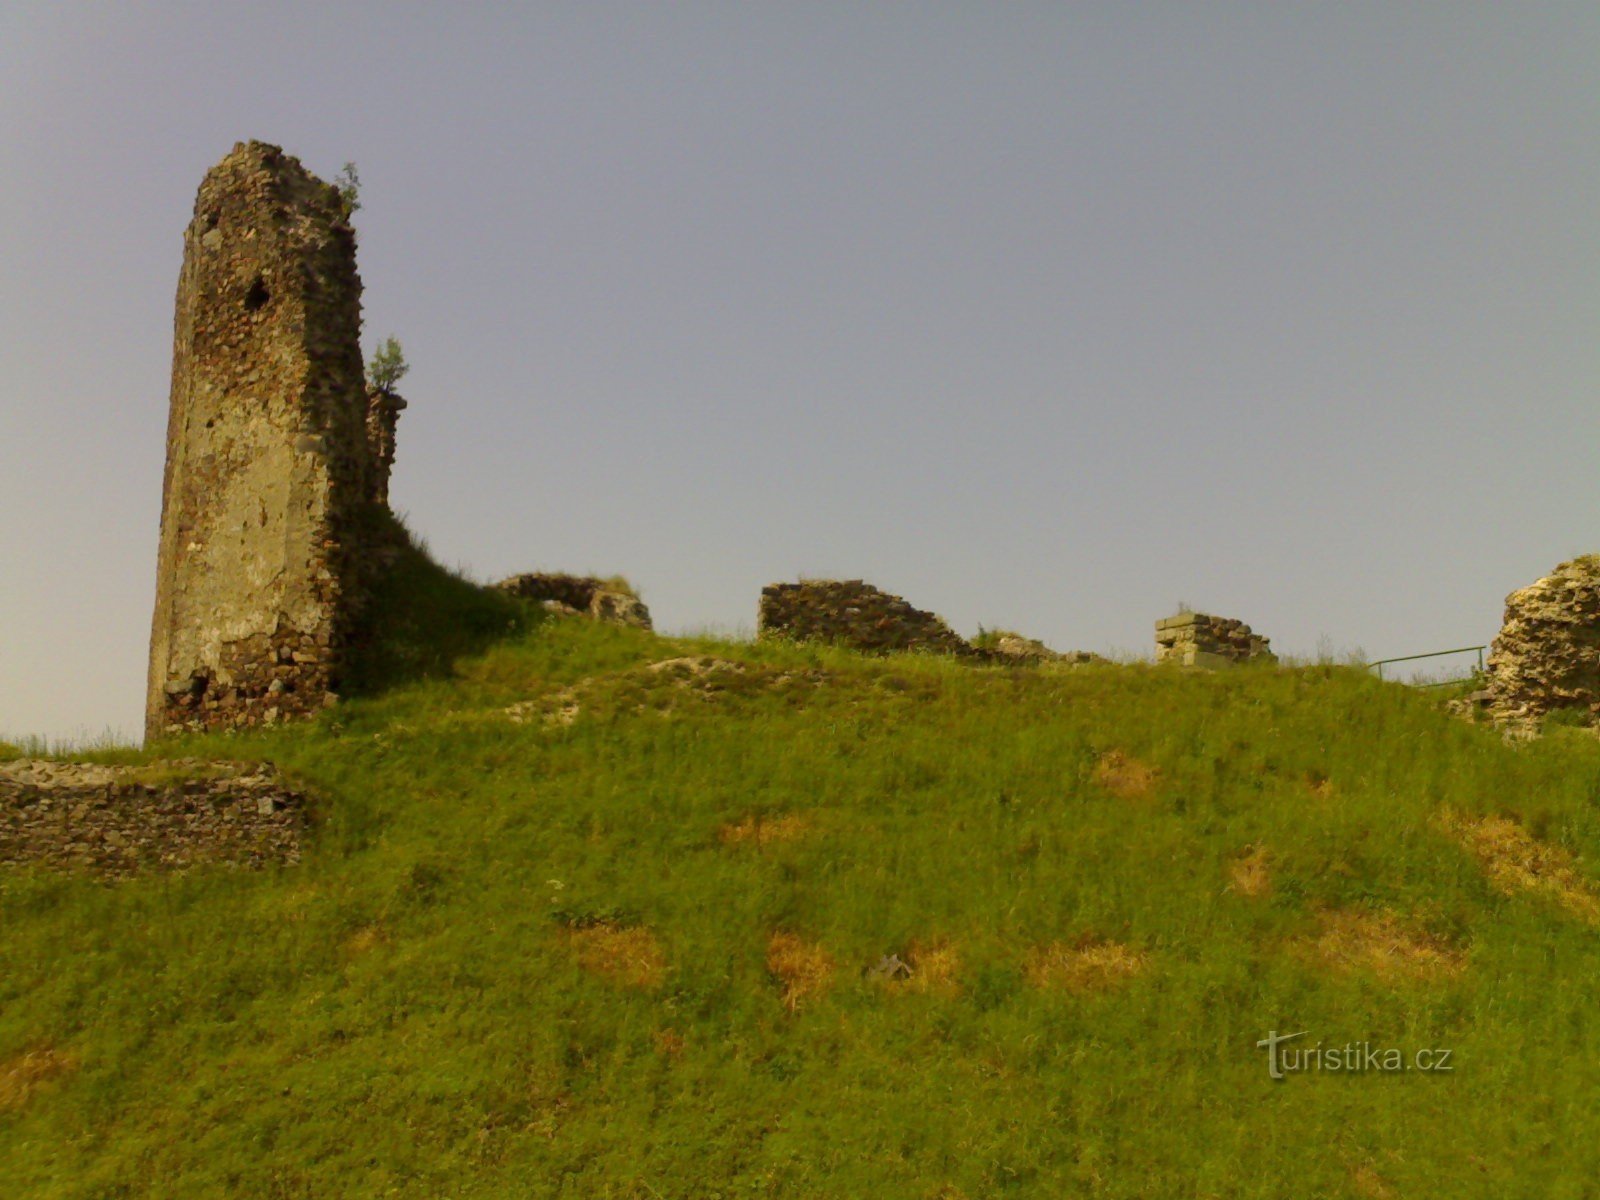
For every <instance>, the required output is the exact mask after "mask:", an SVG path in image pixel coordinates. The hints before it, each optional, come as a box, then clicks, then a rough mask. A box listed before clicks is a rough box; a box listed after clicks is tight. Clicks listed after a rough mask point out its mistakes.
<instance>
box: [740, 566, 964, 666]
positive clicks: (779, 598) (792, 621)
mask: <svg viewBox="0 0 1600 1200" xmlns="http://www.w3.org/2000/svg"><path fill="white" fill-rule="evenodd" d="M756 631H757V634H758V636H774V635H776V636H781V637H790V638H794V639H796V640H799V641H823V642H834V643H837V644H839V645H842V646H848V647H850V648H851V649H853V650H865V651H868V652H871V653H882V652H885V651H891V650H932V651H936V652H938V653H942V654H956V655H960V656H961V657H963V658H976V657H980V655H979V654H978V652H977V651H976V650H974V649H973V648H972V646H971V645H970V644H969V643H968V642H967V641H966V640H965V639H964V638H962V637H960V636H958V635H957V634H956V633H954V632H953V631H952V630H951V629H950V627H949V626H948V625H946V624H945V623H944V621H943V620H941V619H940V618H939V617H936V616H934V614H933V613H930V612H923V611H922V610H921V609H918V608H913V607H912V606H911V605H910V604H908V603H906V601H905V600H903V599H901V598H900V597H899V596H892V595H890V594H889V593H888V592H880V591H879V590H878V589H877V588H875V587H873V586H872V585H871V584H868V583H864V582H862V581H861V580H859V579H843V580H841V579H808V580H802V581H801V582H799V583H774V584H770V585H768V586H767V587H764V588H762V589H761V607H760V609H759V611H758V613H757V616H756Z"/></svg>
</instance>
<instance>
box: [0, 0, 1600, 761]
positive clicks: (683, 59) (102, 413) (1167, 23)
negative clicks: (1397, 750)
mask: <svg viewBox="0 0 1600 1200" xmlns="http://www.w3.org/2000/svg"><path fill="white" fill-rule="evenodd" d="M247 138H259V139H262V140H265V141H270V142H275V143H278V144H280V145H282V146H284V147H285V148H286V149H287V150H288V151H289V152H290V153H291V154H294V155H296V156H298V157H299V158H300V159H301V160H302V161H303V162H305V163H306V165H307V166H308V167H310V168H311V169H312V170H313V171H316V172H317V173H319V174H321V175H323V176H324V177H331V176H332V175H333V174H334V173H335V172H336V171H337V170H338V169H339V167H340V166H341V164H343V163H344V162H345V161H346V160H354V161H355V162H356V163H357V164H358V166H359V169H360V174H361V179H362V182H363V185H364V187H363V191H362V201H363V208H362V210H361V212H360V213H359V214H358V216H357V225H358V228H359V233H360V263H361V272H362V276H363V279H364V280H365V283H366V288H367V291H366V316H367V331H366V338H365V347H366V348H367V349H370V347H371V345H372V343H373V341H375V340H376V339H377V338H379V337H381V336H383V335H385V334H388V333H391V332H392V333H394V334H396V335H398V336H399V337H400V339H401V341H402V342H403V343H404V346H405V350H406V354H407V356H408V358H409V359H410V361H411V363H412V364H413V369H412V372H411V374H410V375H409V376H408V377H407V379H406V381H405V384H404V387H403V389H402V390H403V391H404V393H405V394H406V396H407V397H408V399H409V400H410V402H411V407H410V408H409V409H408V410H407V412H406V414H405V417H404V420H403V421H402V422H401V425H400V436H399V461H398V464H397V466H396V473H395V479H394V488H393V495H394V501H395V504H396V507H397V508H398V509H400V510H402V511H403V512H404V513H406V514H407V516H408V519H409V521H410V523H411V525H412V527H413V528H415V529H416V530H418V531H419V532H420V533H421V534H423V535H424V536H425V537H426V538H427V540H428V541H429V543H430V544H431V545H432V547H433V548H434V550H435V551H436V552H437V554H438V556H439V557H440V558H442V559H443V560H444V561H446V562H447V563H450V564H452V565H460V566H463V567H465V568H467V569H468V570H470V571H471V572H472V573H473V574H475V575H476V576H478V577H481V578H485V579H491V578H498V577H500V576H502V575H505V574H509V573H512V572H515V571H523V570H535V569H570V570H580V571H586V570H591V569H592V570H597V571H602V572H607V573H610V572H621V573H623V574H626V575H628V576H629V577H630V578H631V579H633V580H634V582H635V583H637V584H638V585H639V586H640V588H641V589H642V591H643V593H644V596H645V599H646V600H647V602H648V603H649V605H650V608H651V610H652V611H653V613H654V614H655V616H656V619H657V624H658V627H661V628H663V629H665V630H667V631H678V630H684V629H689V628H703V627H715V628H719V629H723V630H727V631H736V630H739V629H741V628H742V629H745V630H749V629H750V627H752V626H753V624H754V620H755V608H756V600H757V597H758V594H759V590H760V588H761V586H762V585H763V584H766V583H768V582H772V581H774V580H779V579H786V578H794V577H795V576H796V575H798V574H801V573H805V574H810V575H837V576H851V577H854V576H863V577H865V578H867V579H868V580H870V581H872V582H874V583H876V584H878V585H879V586H881V587H884V588H887V589H889V590H891V591H895V592H899V593H901V594H903V595H905V596H906V597H907V598H908V599H909V600H911V602H912V603H914V604H917V605H919V606H921V607H924V608H932V609H934V610H936V611H937V612H940V613H942V614H943V615H944V616H946V617H947V618H948V619H949V620H950V621H951V622H952V623H953V624H954V625H955V627H956V628H957V629H958V630H959V631H961V632H964V633H968V634H971V633H974V632H976V630H977V627H978V625H979V623H980V622H981V623H983V624H984V625H987V626H991V627H992V626H996V625H1002V626H1009V627H1016V628H1020V629H1022V630H1023V631H1025V632H1027V633H1029V634H1032V635H1035V636H1038V637H1042V638H1043V639H1044V640H1045V641H1047V642H1048V643H1050V644H1051V645H1053V646H1056V647H1057V648H1060V649H1074V648H1085V649H1097V650H1119V649H1120V650H1124V651H1141V652H1142V651H1146V650H1148V649H1149V648H1151V646H1152V644H1153V643H1152V623H1153V622H1154V621H1155V619H1156V618H1158V617H1160V616H1163V615H1166V614H1167V613H1169V612H1171V611H1173V610H1174V608H1175V606H1176V604H1177V603H1178V601H1180V600H1183V601H1186V602H1188V603H1189V604H1190V605H1192V606H1194V607H1196V608H1200V609H1205V610H1210V611H1216V612H1220V613H1222V614H1225V615H1229V616H1238V617H1242V618H1243V619H1245V620H1247V621H1249V622H1251V623H1252V624H1253V625H1254V626H1255V627H1256V628H1257V629H1258V630H1259V631H1261V632H1264V633H1266V634H1268V635H1270V636H1271V637H1272V638H1273V642H1274V646H1275V648H1277V649H1279V650H1280V651H1287V652H1302V653H1310V652H1312V651H1313V650H1314V649H1315V648H1316V646H1317V644H1318V640H1319V638H1326V639H1330V640H1331V642H1332V644H1333V645H1335V646H1337V647H1339V648H1341V649H1344V648H1350V647H1355V646H1360V647H1363V648H1365V650H1366V651H1367V652H1368V653H1369V655H1371V656H1374V657H1376V656H1379V655H1390V654H1404V653H1409V652H1419V651H1424V650H1433V649H1441V648H1445V647H1449V646H1454V645H1465V644H1468V643H1475V642H1485V641H1488V640H1489V639H1490V638H1491V637H1492V636H1493V634H1494V632H1495V630H1496V628H1497V626H1498V624H1499V618H1500V612H1501V606H1502V602H1503V599H1504V596H1505V594H1506V593H1507V592H1508V591H1509V590H1511V589H1512V588H1514V587H1518V586H1522V585H1523V584H1525V583H1528V582H1531V581H1532V580H1533V579H1535V578H1536V577H1538V576H1540V575H1542V574H1545V573H1546V572H1547V571H1548V570H1549V569H1550V568H1551V567H1553V566H1554V565H1555V564H1556V563H1557V562H1558V561H1560V560H1562V559H1565V558H1569V557H1571V556H1573V555H1575V554H1579V553H1584V552H1590V551H1594V550H1597V549H1600V529H1597V519H1600V472H1597V467H1600V454H1597V453H1596V449H1597V438H1596V434H1597V417H1600V410H1597V406H1596V397H1595V383H1596V379H1597V378H1600V376H1597V373H1596V367H1597V365H1600V364H1597V355H1600V224H1597V221H1600V6H1596V5H1595V4H1593V3H1574V4H1568V5H1545V4H1529V3H1517V4H1503V3H1495V4H1484V5H1473V4H1467V3H1443V4H1428V5H1422V4H1400V3H1393V2H1388V3H1381V4H1344V3H1342V4H1338V5H1333V4H1324V5H1316V6H1311V5H1290V4H1282V3H1262V4H1209V5H1208V4H1190V3H1181V4H1169V5H1158V4H1129V3H1125V2H1120V0H1119V2H1116V3H1106V4H1066V3H1058V4H1048V5H1047V4H1007V5H996V4H977V3H969V4H964V5H921V6H915V5H898V4H897V5H889V4H880V5H851V6H844V5H833V4H810V3H807V4H784V5H777V4H728V5H706V4H690V3H685V4H672V5H665V4H648V5H637V6H635V5H618V4H604V3H598V4H597V3H573V4H561V5H553V4H551V5H534V4H526V5H507V4H472V3H450V4H434V5H419V4H399V3H381V4H380V3H372V4H339V3H329V2H327V0H318V2H317V3H313V4H296V3H282V2H274V3H263V4H237V3H221V4H219V3H216V2H215V0H211V2H207V3H193V4H179V3H119V4H116V5H106V4H92V5H91V4H86V3H59V2H50V3H43V2H31V0H4V2H3V3H0V516H3V520H0V732H6V733H10V734H23V733H42V734H48V735H57V736H60V735H69V736H70V735H75V734H82V733H84V732H88V733H91V734H93V733H97V732H99V731H101V730H102V729H104V728H106V727H108V726H109V727H111V728H113V729H117V730H121V731H122V732H124V733H126V734H127V735H129V736H136V734H137V730H138V727H139V724H140V708H141V704H142V699H143V679H144V671H145V653H146V644H147V639H148V635H149V620H150V611H151V606H152V603H153V598H154V586H155V585H154V567H155V556H156V535H157V526H158V522H159V517H160V500H161V496H160V493H161V470H162V455H163V442H164V436H165V423H166V409H167V395H168V382H169V371H170V364H171V330H172V301H173V293H174V289H175V287H176V283H177V277H178V267H179V262H180V257H181V234H182V231H183V229H184V226H185V225H186V224H187V222H188V220H189V216H190V210H191V207H192V204H193V200H194V192H195V188H196V187H197V186H198V184H199V182H200V179H201V177H202V176H203V175H204V173H205V171H206V170H207V168H209V167H210V166H211V165H212V164H213V163H215V162H216V161H217V160H218V159H219V158H221V157H222V156H223V155H224V154H226V153H227V152H228V150H229V148H230V147H231V146H232V145H233V144H234V143H235V142H236V141H239V140H242V139H247Z"/></svg>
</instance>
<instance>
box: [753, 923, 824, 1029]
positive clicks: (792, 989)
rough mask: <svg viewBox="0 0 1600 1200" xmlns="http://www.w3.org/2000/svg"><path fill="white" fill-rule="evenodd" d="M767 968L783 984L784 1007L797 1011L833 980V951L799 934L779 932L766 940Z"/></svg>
mask: <svg viewBox="0 0 1600 1200" xmlns="http://www.w3.org/2000/svg"><path fill="white" fill-rule="evenodd" d="M767 970H768V971H770V972H771V973H772V976H773V978H774V979H776V980H777V981H778V982H779V983H781V984H782V985H783V1003H784V1007H785V1008H787V1009H788V1010H789V1011H790V1012H794V1011H795V1010H796V1009H798V1008H799V1007H800V1006H801V1005H802V1004H804V1003H806V1002H807V1001H809V1000H812V999H814V998H815V997H817V996H820V995H821V994H822V993H823V992H825V991H827V990H828V987H829V985H831V984H832V983H833V974H834V962H833V955H831V954H829V953H828V952H827V951H826V950H824V949H823V948H822V947H821V946H819V945H816V944H815V943H813V942H807V941H806V940H805V939H804V938H801V937H799V936H797V935H796V934H792V933H783V932H778V933H774V934H773V935H772V938H771V940H770V941H768V942H767Z"/></svg>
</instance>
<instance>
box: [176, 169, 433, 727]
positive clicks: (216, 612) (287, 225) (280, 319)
mask: <svg viewBox="0 0 1600 1200" xmlns="http://www.w3.org/2000/svg"><path fill="white" fill-rule="evenodd" d="M174 324H175V328H174V337H173V355H172V396H171V406H170V409H169V414H168V423H167V462H166V473H165V477H164V480H163V486H162V511H161V543H160V554H159V559H158V565H157V574H156V606H155V618H154V621H153V623H152V628H151V637H150V674H149V691H148V698H147V703H146V709H145V726H146V736H148V737H159V736H162V735H164V734H169V733H175V732H180V731H183V730H192V729H225V728H234V727H238V726H244V725H253V724H261V723H272V722H274V721H276V720H279V719H280V718H287V717H292V716H301V715H306V714H309V713H313V712H315V711H317V710H319V709H321V708H322V707H324V706H325V705H327V704H329V703H331V702H332V701H333V699H334V698H335V697H336V696H337V693H338V688H339V683H340V677H341V671H342V668H343V665H344V662H345V659H346V656H347V654H348V651H349V648H350V645H351V641H352V638H353V637H354V636H356V633H357V623H358V620H359V616H360V612H361V608H362V602H363V597H364V594H365V592H366V591H367V588H368V584H369V581H368V579H367V578H366V576H367V573H368V572H369V571H370V569H371V567H370V560H371V557H372V556H371V555H370V554H368V553H363V550H362V547H363V544H364V542H365V541H367V540H369V539H368V530H369V529H370V527H371V523H372V522H373V521H374V520H375V518H376V514H377V513H379V512H380V511H381V510H382V509H383V508H384V507H385V506H386V505H387V499H388V476H389V467H390V464H391V463H392V462H393V456H394V427H395V421H396V420H397V419H398V416H399V411H400V409H401V408H403V407H404V404H405V402H404V401H403V400H401V399H400V398H399V397H398V396H395V395H393V394H392V393H389V392H383V391H379V390H376V389H369V387H368V385H367V383H366V380H365V378H364V373H363V368H362V361H361V347H360V334H361V280H360V277H359V276H358V275H357V273H356V243H355V232H354V230H353V229H352V228H351V226H350V223H349V209H348V205H347V203H346V201H345V198H344V197H343V196H342V195H341V194H340V192H339V190H338V189H337V188H336V187H334V186H333V185H332V184H329V183H325V182H323V181H322V180H320V179H318V178H317V177H316V176H314V175H312V174H311V173H310V172H309V171H307V170H306V169H305V168H304V167H302V166H301V165H300V162H299V161H298V160H297V159H295V158H293V157H291V156H289V155H286V154H285V153H284V152H283V151H282V150H281V149H279V148H278V147H276V146H269V145H266V144H264V143H261V142H242V143H240V144H238V145H236V146H235V147H234V148H233V151H232V152H231V153H230V154H229V155H228V156H227V157H226V158H224V159H223V160H222V161H221V162H220V163H218V164H217V165H216V166H215V167H213V168H212V169H211V170H210V171H209V172H208V173H207V175H206V177H205V180H204V181H203V182H202V183H201V185H200V191H199V195H198V196H197V197H196V199H195V206H194V219H193V220H192V221H191V222H190V224H189V227H188V230H187V231H186V232H185V234H184V247H183V268H182V271H181V274H180V275H179V278H178V296H177V313H176V319H175V323H174Z"/></svg>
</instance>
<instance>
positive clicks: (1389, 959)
mask: <svg viewBox="0 0 1600 1200" xmlns="http://www.w3.org/2000/svg"><path fill="white" fill-rule="evenodd" d="M1311 950H1312V951H1313V953H1314V954H1315V956H1316V957H1317V958H1319V959H1320V960H1321V961H1322V962H1324V963H1325V964H1327V965H1328V966H1331V967H1334V968H1336V969H1339V970H1364V971H1371V972H1372V973H1373V974H1374V975H1377V976H1378V977H1379V978H1381V979H1406V978H1409V979H1423V978H1428V977H1431V976H1439V975H1454V974H1456V973H1457V972H1459V971H1460V970H1461V969H1462V968H1463V967H1464V966H1465V965H1466V957H1465V955H1463V954H1462V952H1461V950H1460V949H1459V948H1457V947H1455V946H1453V945H1451V944H1450V943H1449V942H1447V941H1446V940H1445V939H1443V938H1440V937H1437V936H1435V935H1434V934H1432V933H1429V932H1428V931H1427V930H1424V929H1421V928H1419V927H1417V926H1414V925H1412V924H1411V923H1409V922H1407V921H1404V920H1402V919H1401V918H1400V916H1399V915H1398V914H1396V913H1393V912H1389V911H1387V910H1378V911H1369V910H1365V909H1334V910H1330V911H1327V912H1324V913H1323V914H1321V929H1320V931H1319V933H1318V934H1317V936H1316V938H1315V939H1313V941H1312V942H1311Z"/></svg>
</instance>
